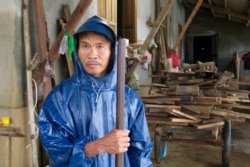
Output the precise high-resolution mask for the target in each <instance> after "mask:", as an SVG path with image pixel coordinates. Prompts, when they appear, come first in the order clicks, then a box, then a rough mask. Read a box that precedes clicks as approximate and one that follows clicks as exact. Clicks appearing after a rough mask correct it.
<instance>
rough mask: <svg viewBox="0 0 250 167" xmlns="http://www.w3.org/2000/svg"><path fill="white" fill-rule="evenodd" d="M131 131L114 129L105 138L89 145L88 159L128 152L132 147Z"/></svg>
mask: <svg viewBox="0 0 250 167" xmlns="http://www.w3.org/2000/svg"><path fill="white" fill-rule="evenodd" d="M128 135H129V130H117V129H113V130H112V131H111V132H109V133H108V134H106V135H105V136H104V137H102V138H100V139H98V140H96V141H93V142H90V143H87V144H86V145H85V153H86V155H87V156H88V157H92V156H94V155H96V154H99V153H102V152H107V153H110V154H119V153H123V152H125V151H127V150H128V147H129V145H130V143H129V142H130V138H129V136H128Z"/></svg>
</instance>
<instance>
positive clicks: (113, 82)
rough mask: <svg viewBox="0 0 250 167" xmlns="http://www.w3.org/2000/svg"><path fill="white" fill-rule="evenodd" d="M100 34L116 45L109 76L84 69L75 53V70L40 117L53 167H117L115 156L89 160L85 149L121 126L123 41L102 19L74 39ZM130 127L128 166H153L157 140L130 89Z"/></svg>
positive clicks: (126, 120)
mask: <svg viewBox="0 0 250 167" xmlns="http://www.w3.org/2000/svg"><path fill="white" fill-rule="evenodd" d="M84 31H96V32H100V33H102V34H104V35H106V37H108V38H109V39H110V40H111V41H112V45H113V48H114V50H115V51H114V52H113V54H114V57H113V59H112V60H111V61H110V63H109V71H108V74H107V75H105V76H104V77H100V78H96V77H94V76H92V75H89V74H88V73H87V72H86V71H85V70H84V68H83V66H82V64H81V62H80V59H79V58H78V55H77V53H75V71H74V74H73V75H72V77H71V78H69V79H68V80H65V81H62V82H61V83H60V84H58V85H57V86H56V87H54V88H53V89H52V91H51V92H50V93H49V95H48V96H47V98H46V100H45V102H44V104H43V106H42V108H41V110H40V113H39V117H38V126H39V130H40V141H41V144H42V145H43V147H44V149H45V151H46V152H47V154H48V157H49V159H50V167H69V166H70V167H114V166H115V155H113V154H109V153H101V154H98V155H95V156H93V157H90V158H89V157H87V156H86V155H85V152H84V145H85V144H86V143H88V142H91V141H94V140H96V139H98V138H101V137H103V136H104V135H105V134H107V133H108V132H110V131H111V130H112V129H114V128H115V127H116V95H117V69H116V68H117V60H116V57H117V52H116V50H117V49H116V48H117V42H116V35H115V33H114V32H113V31H112V29H111V28H110V27H109V26H108V25H107V24H106V22H104V21H103V20H102V19H101V18H99V17H97V16H93V17H91V18H90V19H89V20H87V21H86V22H85V23H84V24H83V25H82V26H81V27H80V28H79V30H78V31H77V32H76V34H75V35H74V38H75V47H76V50H77V48H78V39H77V38H78V34H79V33H81V32H84ZM124 126H125V129H128V130H130V134H129V137H130V147H129V149H128V151H127V152H125V153H124V167H149V166H152V162H151V160H150V155H151V151H152V145H151V138H150V134H149V130H148V126H147V122H146V118H145V113H144V106H143V103H142V101H141V99H140V98H139V96H138V95H137V93H136V92H134V91H133V90H132V89H131V88H130V87H127V86H126V87H125V101H124Z"/></svg>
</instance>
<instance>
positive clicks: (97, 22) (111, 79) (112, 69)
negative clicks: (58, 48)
mask: <svg viewBox="0 0 250 167" xmlns="http://www.w3.org/2000/svg"><path fill="white" fill-rule="evenodd" d="M84 32H97V33H101V34H103V35H104V36H106V37H107V38H108V39H109V40H110V41H111V46H112V48H111V49H112V51H111V54H113V56H111V57H112V58H111V59H110V62H109V65H108V72H107V75H105V76H103V77H100V78H96V77H94V76H92V75H90V74H88V73H87V71H85V69H84V68H83V66H82V63H81V61H80V58H79V56H78V53H77V52H78V47H79V34H81V33H84ZM74 44H75V54H74V55H75V57H74V59H75V70H74V75H73V76H74V77H76V78H77V79H76V80H77V82H81V81H84V80H87V81H90V82H91V83H92V84H93V83H94V84H95V85H96V86H102V87H103V88H105V87H106V88H107V87H110V86H111V87H113V86H115V84H116V83H117V81H116V77H117V73H116V68H117V38H116V35H115V32H114V31H113V30H112V28H111V27H110V26H109V25H108V24H107V23H106V22H105V20H103V19H102V18H100V17H98V16H93V17H91V18H89V19H88V20H87V21H86V22H85V23H84V24H83V25H82V26H81V27H80V28H79V29H78V30H77V31H76V33H75V34H74Z"/></svg>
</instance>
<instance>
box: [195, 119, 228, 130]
mask: <svg viewBox="0 0 250 167" xmlns="http://www.w3.org/2000/svg"><path fill="white" fill-rule="evenodd" d="M224 124H225V123H224V121H220V122H215V123H208V124H202V125H197V126H196V128H197V129H210V128H215V127H218V126H223V125H224Z"/></svg>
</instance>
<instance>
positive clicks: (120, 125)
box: [116, 38, 126, 167]
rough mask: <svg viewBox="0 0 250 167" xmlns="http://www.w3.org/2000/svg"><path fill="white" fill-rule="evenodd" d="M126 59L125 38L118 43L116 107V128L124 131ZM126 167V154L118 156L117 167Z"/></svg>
mask: <svg viewBox="0 0 250 167" xmlns="http://www.w3.org/2000/svg"><path fill="white" fill-rule="evenodd" d="M125 57H126V40H125V39H124V38H121V39H119V41H118V58H117V106H116V128H117V129H120V130H123V129H124V97H125V93H124V88H125ZM123 166H124V154H123V153H122V154H117V155H116V167H123Z"/></svg>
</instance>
